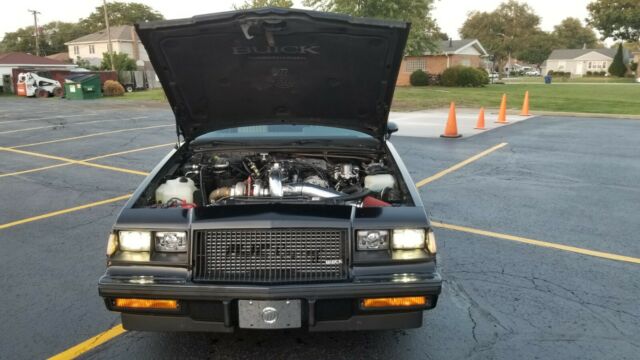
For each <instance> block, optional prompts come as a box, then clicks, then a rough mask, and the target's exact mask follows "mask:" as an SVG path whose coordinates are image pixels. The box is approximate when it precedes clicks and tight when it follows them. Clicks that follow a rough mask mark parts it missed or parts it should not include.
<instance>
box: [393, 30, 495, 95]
mask: <svg viewBox="0 0 640 360" xmlns="http://www.w3.org/2000/svg"><path fill="white" fill-rule="evenodd" d="M488 55H489V54H488V53H487V51H486V50H485V49H484V47H483V46H482V44H480V41H478V40H476V39H463V40H444V41H441V42H440V43H439V44H438V50H436V51H434V52H428V53H425V54H424V55H421V56H406V57H405V58H404V60H402V65H401V66H400V73H399V74H398V81H397V82H396V85H399V86H407V85H410V83H409V77H410V76H411V73H413V72H414V71H416V70H418V69H421V70H423V71H424V72H426V73H429V74H442V72H443V71H445V70H446V69H448V68H450V67H452V66H455V65H464V66H471V67H483V68H484V67H486V66H485V62H484V58H486V57H487V56H488Z"/></svg>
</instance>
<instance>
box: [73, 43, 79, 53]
mask: <svg viewBox="0 0 640 360" xmlns="http://www.w3.org/2000/svg"><path fill="white" fill-rule="evenodd" d="M78 54H80V47H79V46H78V45H76V46H74V47H73V55H78Z"/></svg>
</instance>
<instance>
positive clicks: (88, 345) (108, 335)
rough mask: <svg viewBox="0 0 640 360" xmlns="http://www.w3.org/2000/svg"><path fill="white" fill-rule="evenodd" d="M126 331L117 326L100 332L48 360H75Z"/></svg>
mask: <svg viewBox="0 0 640 360" xmlns="http://www.w3.org/2000/svg"><path fill="white" fill-rule="evenodd" d="M126 331H127V330H125V329H124V328H123V327H122V325H117V326H114V327H112V328H111V329H109V330H107V331H104V332H101V333H100V334H98V335H96V336H94V337H92V338H91V339H88V340H85V341H83V342H81V343H80V344H78V345H76V346H73V347H71V348H69V349H67V350H65V351H63V352H61V353H59V354H56V355H54V356H52V357H50V358H49V359H48V360H68V359H75V358H77V357H78V356H80V355H82V354H84V353H86V352H87V351H90V350H91V349H94V348H96V347H98V346H100V345H102V344H104V343H106V342H107V341H109V340H111V339H113V338H114V337H116V336H120V335H122V334H124V333H125V332H126Z"/></svg>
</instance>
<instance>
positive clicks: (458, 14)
mask: <svg viewBox="0 0 640 360" xmlns="http://www.w3.org/2000/svg"><path fill="white" fill-rule="evenodd" d="M120 1H123V0H120ZM124 1H126V2H130V1H128V0H124ZM591 1H593V0H571V1H566V0H520V2H526V3H527V4H529V6H531V7H532V8H533V9H534V11H535V12H536V13H537V14H538V16H540V17H541V19H542V24H541V27H542V29H543V30H546V31H550V30H553V26H554V25H556V24H558V23H560V21H562V19H564V18H566V17H569V16H572V17H577V18H579V19H581V20H582V21H584V19H585V18H586V17H587V10H586V7H587V4H588V3H590V2H591ZM136 2H139V3H143V4H146V5H149V6H151V7H152V8H154V9H156V10H158V11H160V12H161V13H162V14H163V15H164V16H165V17H166V18H167V19H177V18H184V17H190V16H193V15H198V14H206V13H212V12H219V11H225V10H231V9H232V8H233V4H234V3H235V4H238V3H242V2H243V1H242V0H178V1H176V0H136ZM501 2H503V0H436V1H435V8H434V12H433V16H434V17H435V19H436V21H437V22H438V25H439V26H440V28H441V29H442V30H443V31H444V32H446V33H447V34H449V36H451V37H453V38H454V39H456V38H458V37H459V35H458V29H459V28H460V27H461V26H462V23H463V22H464V21H465V19H466V18H467V14H468V13H469V12H471V11H474V10H478V11H492V10H493V9H495V8H496V7H497V6H498V5H499V4H500V3H501ZM295 3H296V5H297V6H296V7H302V6H301V3H302V1H301V0H296V1H295ZM101 4H102V1H101V0H81V1H72V0H21V1H14V0H3V1H1V2H0V14H2V17H1V18H2V21H0V38H2V37H3V36H4V33H5V32H11V31H15V30H16V29H18V28H19V27H24V26H29V25H32V24H33V17H32V15H31V13H29V12H28V11H27V10H29V9H32V10H38V11H40V13H41V14H40V15H39V19H38V22H39V23H41V24H45V23H48V22H50V21H56V20H57V21H67V22H74V21H77V20H78V19H79V18H81V17H86V16H87V15H88V14H89V13H91V12H92V11H93V9H94V8H95V7H96V6H99V5H101Z"/></svg>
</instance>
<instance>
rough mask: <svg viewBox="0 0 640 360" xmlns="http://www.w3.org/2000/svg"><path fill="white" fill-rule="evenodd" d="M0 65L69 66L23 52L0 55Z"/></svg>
mask: <svg viewBox="0 0 640 360" xmlns="http://www.w3.org/2000/svg"><path fill="white" fill-rule="evenodd" d="M0 64H26V65H68V64H66V63H64V62H62V61H58V60H54V59H49V58H46V57H41V56H35V55H31V54H26V53H21V52H8V53H4V54H0Z"/></svg>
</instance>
